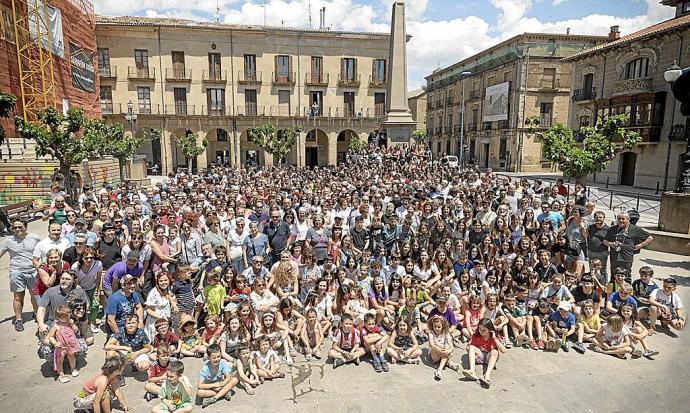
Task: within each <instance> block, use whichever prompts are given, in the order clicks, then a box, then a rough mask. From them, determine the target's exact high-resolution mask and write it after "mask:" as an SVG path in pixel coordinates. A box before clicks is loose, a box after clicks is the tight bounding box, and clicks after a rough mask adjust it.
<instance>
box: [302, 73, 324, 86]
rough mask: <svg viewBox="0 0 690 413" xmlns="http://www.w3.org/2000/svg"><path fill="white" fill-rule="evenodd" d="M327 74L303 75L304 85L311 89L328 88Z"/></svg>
mask: <svg viewBox="0 0 690 413" xmlns="http://www.w3.org/2000/svg"><path fill="white" fill-rule="evenodd" d="M329 80H330V79H329V76H328V73H310V72H307V73H305V74H304V84H305V85H307V86H313V87H328V81H329Z"/></svg>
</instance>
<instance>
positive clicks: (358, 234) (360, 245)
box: [350, 215, 370, 253]
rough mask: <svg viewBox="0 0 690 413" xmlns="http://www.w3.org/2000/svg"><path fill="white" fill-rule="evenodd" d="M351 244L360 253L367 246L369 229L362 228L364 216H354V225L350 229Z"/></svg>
mask: <svg viewBox="0 0 690 413" xmlns="http://www.w3.org/2000/svg"><path fill="white" fill-rule="evenodd" d="M350 236H352V245H353V246H354V247H355V248H356V249H357V250H358V251H359V252H360V253H361V252H362V251H364V250H365V249H367V248H369V241H370V235H369V231H367V230H366V229H364V217H363V216H362V215H359V216H357V217H356V218H355V227H354V228H353V229H352V230H351V231H350Z"/></svg>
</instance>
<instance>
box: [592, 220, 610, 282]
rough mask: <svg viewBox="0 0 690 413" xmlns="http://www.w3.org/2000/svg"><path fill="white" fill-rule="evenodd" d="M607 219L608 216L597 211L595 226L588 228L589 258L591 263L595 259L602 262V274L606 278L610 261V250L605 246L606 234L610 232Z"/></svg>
mask: <svg viewBox="0 0 690 413" xmlns="http://www.w3.org/2000/svg"><path fill="white" fill-rule="evenodd" d="M605 219H606V215H605V214H604V213H603V212H602V211H597V212H595V213H594V224H592V225H590V226H589V227H588V228H587V258H588V259H589V262H590V263H591V262H592V261H593V260H595V259H598V260H600V261H601V273H602V275H603V276H604V277H606V274H607V271H606V263H607V262H608V259H609V248H608V246H607V245H606V244H604V240H605V239H606V233H607V232H608V231H609V226H608V225H606V223H605V222H604V220H605ZM605 279H606V278H605Z"/></svg>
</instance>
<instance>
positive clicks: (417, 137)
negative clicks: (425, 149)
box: [412, 129, 428, 144]
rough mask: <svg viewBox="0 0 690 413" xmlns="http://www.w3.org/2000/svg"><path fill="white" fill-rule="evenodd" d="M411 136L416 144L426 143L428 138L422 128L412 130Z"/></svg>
mask: <svg viewBox="0 0 690 413" xmlns="http://www.w3.org/2000/svg"><path fill="white" fill-rule="evenodd" d="M412 138H414V141H415V142H416V143H417V144H423V143H424V144H426V142H427V140H428V139H427V136H426V131H425V130H424V129H415V130H414V132H412Z"/></svg>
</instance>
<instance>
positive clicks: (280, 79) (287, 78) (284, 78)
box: [271, 72, 295, 86]
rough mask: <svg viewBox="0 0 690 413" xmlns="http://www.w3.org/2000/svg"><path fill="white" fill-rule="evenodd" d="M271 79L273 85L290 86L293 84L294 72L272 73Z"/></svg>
mask: <svg viewBox="0 0 690 413" xmlns="http://www.w3.org/2000/svg"><path fill="white" fill-rule="evenodd" d="M271 79H272V80H271V81H272V82H273V84H274V85H279V86H291V85H294V84H295V72H290V73H288V74H287V75H285V74H281V73H275V72H274V73H272V74H271Z"/></svg>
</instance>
